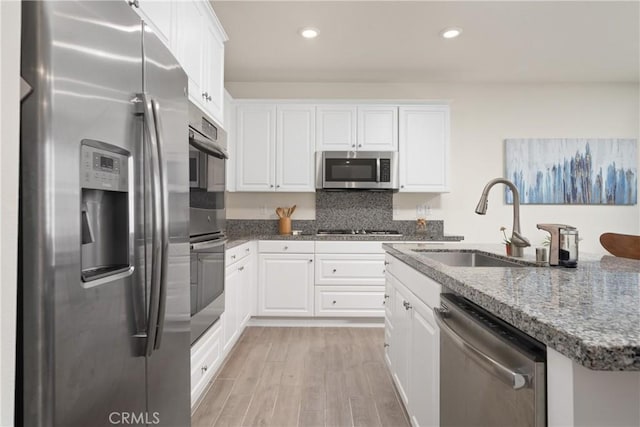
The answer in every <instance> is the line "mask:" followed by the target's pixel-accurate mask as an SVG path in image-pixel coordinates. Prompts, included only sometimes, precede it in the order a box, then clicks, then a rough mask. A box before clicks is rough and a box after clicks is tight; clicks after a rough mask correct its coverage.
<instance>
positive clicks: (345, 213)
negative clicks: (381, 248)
mask: <svg viewBox="0 0 640 427" xmlns="http://www.w3.org/2000/svg"><path fill="white" fill-rule="evenodd" d="M316 226H317V227H318V228H319V229H363V228H366V229H391V228H393V193H391V192H390V191H316Z"/></svg>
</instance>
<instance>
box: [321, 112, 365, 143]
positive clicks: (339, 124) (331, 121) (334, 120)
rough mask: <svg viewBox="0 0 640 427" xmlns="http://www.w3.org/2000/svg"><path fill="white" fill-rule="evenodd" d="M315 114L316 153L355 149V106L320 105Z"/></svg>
mask: <svg viewBox="0 0 640 427" xmlns="http://www.w3.org/2000/svg"><path fill="white" fill-rule="evenodd" d="M316 111H317V112H316V114H317V116H316V117H317V122H318V127H317V129H318V130H317V133H316V135H317V141H316V143H317V147H316V149H317V150H318V151H348V150H355V149H356V144H357V141H356V131H357V126H356V120H357V107H356V106H355V105H320V106H318V107H317V110H316Z"/></svg>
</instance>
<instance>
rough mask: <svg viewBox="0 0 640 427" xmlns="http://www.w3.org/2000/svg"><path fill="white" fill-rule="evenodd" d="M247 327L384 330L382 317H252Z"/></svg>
mask: <svg viewBox="0 0 640 427" xmlns="http://www.w3.org/2000/svg"><path fill="white" fill-rule="evenodd" d="M247 326H279V327H287V326H288V327H303V328H318V327H325V328H326V327H344V328H384V317H361V318H326V317H325V318H317V317H271V316H270V317H252V318H251V319H250V320H249V322H248V323H247Z"/></svg>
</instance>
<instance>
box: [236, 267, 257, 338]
mask: <svg viewBox="0 0 640 427" xmlns="http://www.w3.org/2000/svg"><path fill="white" fill-rule="evenodd" d="M254 258H255V255H251V256H249V258H245V259H244V261H242V263H241V264H242V265H241V266H240V269H239V270H240V275H239V277H240V280H239V283H238V284H239V287H238V289H239V292H238V329H239V331H238V332H239V333H242V329H243V328H244V326H245V325H246V324H247V322H248V321H249V319H250V318H251V311H252V310H251V307H252V305H253V298H252V295H253V293H254V289H255V274H256V271H255V267H254Z"/></svg>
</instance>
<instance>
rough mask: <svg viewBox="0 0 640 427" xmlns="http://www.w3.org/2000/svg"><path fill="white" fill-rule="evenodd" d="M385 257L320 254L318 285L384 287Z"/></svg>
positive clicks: (317, 274) (317, 267) (317, 270)
mask: <svg viewBox="0 0 640 427" xmlns="http://www.w3.org/2000/svg"><path fill="white" fill-rule="evenodd" d="M384 278H385V270H384V255H382V254H380V255H378V254H363V255H356V254H334V255H330V254H318V255H316V269H315V283H316V285H384V282H385V280H384Z"/></svg>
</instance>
